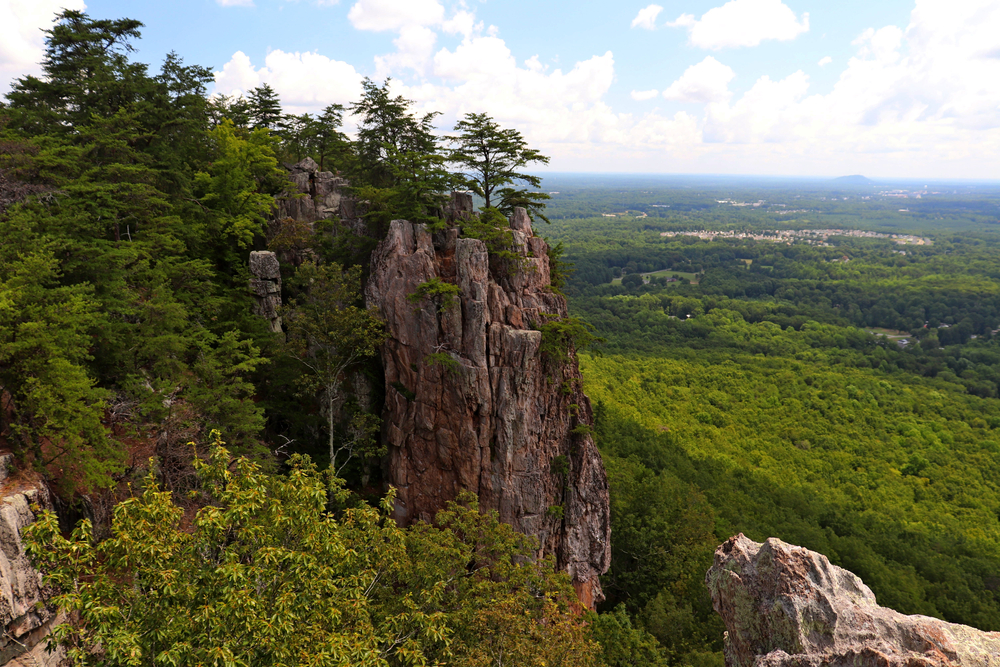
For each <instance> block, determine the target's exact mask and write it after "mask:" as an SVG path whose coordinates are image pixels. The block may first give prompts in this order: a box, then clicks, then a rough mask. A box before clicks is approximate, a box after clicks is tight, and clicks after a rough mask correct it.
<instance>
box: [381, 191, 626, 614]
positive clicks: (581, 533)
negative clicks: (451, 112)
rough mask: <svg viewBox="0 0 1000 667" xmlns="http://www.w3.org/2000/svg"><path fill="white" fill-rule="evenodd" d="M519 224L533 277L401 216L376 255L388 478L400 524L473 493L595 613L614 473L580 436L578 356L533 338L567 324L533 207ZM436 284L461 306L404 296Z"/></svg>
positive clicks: (586, 413)
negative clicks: (558, 322)
mask: <svg viewBox="0 0 1000 667" xmlns="http://www.w3.org/2000/svg"><path fill="white" fill-rule="evenodd" d="M456 202H458V208H462V209H466V208H471V201H469V202H462V201H460V200H455V201H453V204H455V203H456ZM467 213H468V212H467V211H453V212H450V215H453V216H454V215H464V214H467ZM511 227H512V229H513V230H514V236H515V241H516V245H517V246H518V247H519V249H520V253H521V255H522V256H523V257H524V263H525V267H524V269H523V270H521V271H518V272H516V273H515V274H514V275H513V276H510V277H506V276H503V275H501V276H500V278H499V282H498V280H497V276H496V275H495V273H496V272H492V273H491V271H490V260H489V257H488V255H487V251H486V247H485V245H484V244H483V242H482V241H479V240H476V239H460V238H458V230H457V229H451V230H449V231H448V232H442V233H439V234H437V235H432V234H431V233H429V232H428V231H427V229H426V227H425V226H423V225H414V224H411V223H409V222H406V221H404V220H395V221H393V222H392V224H391V227H390V230H389V234H388V236H387V238H386V239H385V240H384V241H382V243H381V244H380V245H379V246H378V248H377V249H376V251H375V252H374V253H373V255H372V264H371V277H370V279H369V282H368V285H367V288H366V298H367V301H368V303H369V305H371V306H373V307H375V308H377V309H378V310H379V312H380V313H381V315H382V317H383V318H384V319H385V321H386V322H387V324H388V328H389V332H390V335H391V338H390V339H389V340H388V342H387V343H386V344H385V345H384V347H383V350H382V359H383V362H384V366H385V384H386V404H385V409H384V413H383V415H382V416H383V435H384V437H385V438H386V440H387V443H388V446H389V456H388V464H387V471H386V472H387V475H388V481H389V483H391V484H392V485H393V486H395V487H396V488H397V489H398V495H397V500H396V518H397V520H399V521H400V522H401V523H404V524H406V523H410V522H413V521H416V520H420V519H425V520H428V519H431V518H432V517H433V515H434V513H435V512H436V511H437V510H439V509H441V508H442V507H444V506H445V503H446V502H447V501H449V500H453V499H454V498H455V497H456V496H457V495H458V493H459V492H460V491H461V490H463V489H468V490H470V491H473V492H475V493H476V494H478V495H479V498H480V504H481V506H482V507H484V508H486V509H495V510H497V511H498V512H499V514H500V518H501V519H502V520H503V521H504V522H506V523H509V524H510V525H512V526H513V527H514V528H516V529H517V530H519V531H521V532H523V533H525V534H528V535H533V536H535V537H536V538H537V539H538V543H539V545H540V548H539V552H538V555H539V556H542V555H548V554H552V555H553V556H554V557H555V559H556V562H557V565H558V566H559V567H560V568H562V569H565V570H566V571H567V572H569V574H570V575H571V577H572V579H573V583H574V586H575V587H576V590H577V593H578V595H579V596H580V599H581V601H582V602H583V603H584V604H586V605H587V606H588V607H591V608H593V606H594V605H595V604H596V603H597V602H599V601H600V600H602V599H603V593H602V592H601V588H600V584H599V582H598V575H600V574H603V573H604V572H605V571H606V570H607V568H608V566H609V564H610V557H611V556H610V515H609V502H608V483H607V476H606V474H605V471H604V465H603V463H602V462H601V456H600V454H599V453H598V451H597V448H596V447H595V446H594V442H593V440H592V438H591V437H590V435H588V434H586V433H582V431H585V430H586V429H583V428H578V427H580V425H587V426H589V425H590V424H591V423H592V419H593V417H592V412H591V407H590V401H589V400H588V399H587V397H586V396H585V395H584V393H583V391H582V389H581V378H580V372H579V368H578V366H577V363H576V359H575V358H572V359H571V360H570V361H569V363H565V364H560V363H558V362H556V361H554V360H552V359H549V358H547V357H546V355H543V354H542V353H541V352H540V350H539V346H540V345H541V342H542V333H541V332H540V331H537V330H534V329H533V328H532V325H533V324H539V323H542V322H544V321H547V319H548V320H550V319H552V318H553V317H561V316H566V314H567V309H566V300H565V299H564V298H563V297H562V296H561V295H559V294H556V293H554V292H553V291H552V290H551V288H550V287H549V260H548V256H547V253H546V251H547V246H546V244H545V242H544V241H543V240H542V239H541V238H539V237H536V236H534V234H533V232H532V229H531V221H530V220H529V219H528V216H527V214H525V212H524V211H523V210H521V209H518V210H517V211H516V213H515V215H514V217H513V219H512V220H511ZM433 278H439V279H441V280H443V281H445V282H448V283H451V284H453V285H457V286H458V288H459V290H460V293H459V295H458V297H457V298H456V299H455V300H454V302H453V303H452V304H451V305H442V304H441V303H440V302H434V301H432V300H428V299H425V300H423V301H420V302H417V303H414V302H413V301H412V300H411V299H408V298H407V297H408V296H409V295H412V294H414V293H415V292H417V290H418V287H419V286H420V285H421V284H422V283H425V282H427V281H430V280H431V279H433ZM430 355H436V356H430ZM440 355H447V358H448V359H450V360H451V361H445V362H444V363H442V360H443V358H442V357H441V356H440ZM574 428H576V429H577V433H576V434H574V433H572V431H573V429H574Z"/></svg>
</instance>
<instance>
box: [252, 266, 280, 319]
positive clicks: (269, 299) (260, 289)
mask: <svg viewBox="0 0 1000 667" xmlns="http://www.w3.org/2000/svg"><path fill="white" fill-rule="evenodd" d="M250 276H251V277H250V293H251V294H253V297H254V306H253V312H254V314H256V315H258V316H259V317H263V318H264V319H265V320H267V321H268V323H269V324H270V325H271V331H273V332H274V333H281V316H280V315H279V314H278V313H279V311H278V309H279V308H280V307H281V266H280V265H279V264H278V258H277V257H275V255H274V253H273V252H270V251H268V250H254V251H253V252H251V253H250Z"/></svg>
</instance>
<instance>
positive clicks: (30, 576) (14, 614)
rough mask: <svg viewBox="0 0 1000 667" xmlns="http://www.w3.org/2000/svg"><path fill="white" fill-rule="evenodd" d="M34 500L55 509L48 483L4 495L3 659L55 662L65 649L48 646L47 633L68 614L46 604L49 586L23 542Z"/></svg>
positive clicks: (46, 666)
mask: <svg viewBox="0 0 1000 667" xmlns="http://www.w3.org/2000/svg"><path fill="white" fill-rule="evenodd" d="M32 505H35V506H37V507H40V508H44V509H52V503H51V500H50V498H49V494H48V490H47V489H46V488H45V487H44V486H42V487H39V488H33V489H28V490H24V491H22V492H19V493H13V494H11V495H8V496H5V497H3V499H2V500H0V624H2V625H3V627H4V632H3V636H2V637H0V665H24V667H54V666H55V665H57V664H58V663H59V662H60V661H61V660H62V657H63V654H62V652H61V651H56V652H48V651H46V649H45V644H46V642H45V641H44V639H45V637H46V635H48V633H49V630H50V629H51V627H52V626H53V625H56V624H57V623H59V622H61V620H62V619H61V617H58V616H57V615H56V613H55V610H54V609H52V608H51V607H50V606H49V605H48V604H46V603H47V600H48V595H49V591H47V590H46V589H45V588H44V587H43V586H42V575H41V573H40V572H39V571H38V570H36V569H35V568H34V567H32V565H31V561H30V560H29V559H28V556H27V554H25V552H24V546H23V545H22V544H21V531H22V530H23V529H24V527H25V526H27V525H29V524H31V523H33V522H34V521H35V514H34V512H33V511H32V509H31V506H32Z"/></svg>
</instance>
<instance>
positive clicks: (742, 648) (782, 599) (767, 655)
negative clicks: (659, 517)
mask: <svg viewBox="0 0 1000 667" xmlns="http://www.w3.org/2000/svg"><path fill="white" fill-rule="evenodd" d="M706 583H707V584H708V588H709V591H710V592H711V594H712V604H713V606H714V607H715V610H716V611H717V612H718V613H719V614H720V615H721V616H722V619H723V621H724V622H725V624H726V629H727V632H726V636H725V653H726V665H727V667H750V666H754V667H848V666H850V667H939V666H940V667H944V666H945V665H947V666H949V667H950V666H956V667H1000V633H998V632H982V631H980V630H975V629H973V628H970V627H967V626H964V625H957V624H954V623H946V622H944V621H939V620H937V619H935V618H929V617H927V616H904V615H903V614H900V613H898V612H895V611H893V610H891V609H886V608H885V607H879V606H878V604H876V602H875V595H874V594H873V593H872V592H871V590H869V588H868V587H867V586H865V584H864V582H862V581H861V579H859V578H858V577H857V576H855V575H854V574H852V573H851V572H848V571H847V570H844V569H842V568H839V567H837V566H836V565H831V564H830V561H829V560H827V558H826V556H823V555H822V554H818V553H815V552H813V551H809V550H808V549H803V548H802V547H796V546H793V545H791V544H786V543H785V542H782V541H781V540H778V539H775V538H771V539H769V540H767V542H765V543H764V544H760V543H758V542H754V541H753V540H750V539H748V538H747V537H745V536H744V535H743V534H742V533H741V534H739V535H737V536H736V537H731V538H729V540H728V541H726V542H725V543H724V544H723V545H722V546H720V547H719V548H718V549H717V550H716V552H715V563H714V565H712V568H711V569H710V570H709V571H708V574H707V576H706Z"/></svg>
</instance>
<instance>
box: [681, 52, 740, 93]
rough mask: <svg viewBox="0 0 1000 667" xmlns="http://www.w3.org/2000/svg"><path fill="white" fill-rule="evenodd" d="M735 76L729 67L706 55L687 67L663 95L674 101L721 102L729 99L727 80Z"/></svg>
mask: <svg viewBox="0 0 1000 667" xmlns="http://www.w3.org/2000/svg"><path fill="white" fill-rule="evenodd" d="M735 76H736V74H735V73H734V72H733V70H732V69H731V68H730V67H728V66H727V65H723V64H722V63H720V62H719V61H718V60H716V59H715V58H713V57H712V56H708V57H706V58H705V59H704V60H702V61H701V62H700V63H698V64H697V65H692V66H691V67H688V68H687V69H686V70H685V71H684V73H683V74H681V76H680V78H679V79H677V80H676V81H674V82H673V83H672V84H670V87H669V88H667V89H666V90H664V91H663V96H664V97H665V98H667V99H668V100H673V101H675V102H723V101H725V100H727V99H729V82H730V81H732V80H733V77H735Z"/></svg>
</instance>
